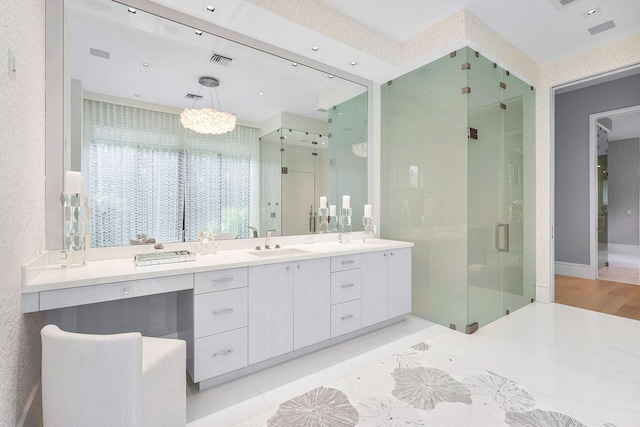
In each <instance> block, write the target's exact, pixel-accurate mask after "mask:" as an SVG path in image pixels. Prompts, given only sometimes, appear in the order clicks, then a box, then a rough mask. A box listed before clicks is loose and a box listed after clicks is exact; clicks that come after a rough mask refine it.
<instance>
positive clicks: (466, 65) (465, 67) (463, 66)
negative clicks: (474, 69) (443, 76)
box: [460, 62, 471, 70]
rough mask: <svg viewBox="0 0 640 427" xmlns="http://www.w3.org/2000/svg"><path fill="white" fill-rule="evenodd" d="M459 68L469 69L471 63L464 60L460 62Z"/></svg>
mask: <svg viewBox="0 0 640 427" xmlns="http://www.w3.org/2000/svg"><path fill="white" fill-rule="evenodd" d="M460 69H461V70H470V69H471V64H469V63H468V62H465V63H464V64H462V65H461V66H460Z"/></svg>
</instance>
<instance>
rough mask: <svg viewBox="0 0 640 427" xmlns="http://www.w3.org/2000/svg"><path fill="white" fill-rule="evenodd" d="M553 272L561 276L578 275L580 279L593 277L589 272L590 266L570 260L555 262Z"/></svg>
mask: <svg viewBox="0 0 640 427" xmlns="http://www.w3.org/2000/svg"><path fill="white" fill-rule="evenodd" d="M555 274H561V275H563V276H571V277H579V278H581V279H595V277H593V275H592V273H591V267H590V266H589V265H585V264H572V263H570V262H557V261H556V263H555Z"/></svg>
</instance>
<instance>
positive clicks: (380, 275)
mask: <svg viewBox="0 0 640 427" xmlns="http://www.w3.org/2000/svg"><path fill="white" fill-rule="evenodd" d="M361 257H362V291H361V294H362V297H361V299H362V326H363V327H365V326H369V325H373V324H374V323H378V322H382V321H385V320H387V319H388V318H389V314H388V308H387V307H388V301H389V295H388V289H389V288H388V285H387V277H388V265H389V262H388V261H389V252H388V251H379V252H370V253H366V254H362V255H361Z"/></svg>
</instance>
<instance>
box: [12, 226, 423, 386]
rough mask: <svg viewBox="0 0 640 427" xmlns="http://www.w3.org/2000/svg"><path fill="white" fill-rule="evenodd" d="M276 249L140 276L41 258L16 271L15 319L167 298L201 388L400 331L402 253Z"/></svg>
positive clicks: (97, 263)
mask: <svg viewBox="0 0 640 427" xmlns="http://www.w3.org/2000/svg"><path fill="white" fill-rule="evenodd" d="M333 239H335V236H334V237H333ZM282 246H283V247H282V248H278V249H270V250H265V249H262V250H260V251H256V250H255V249H253V248H252V249H248V248H239V249H228V250H219V251H218V253H216V254H214V255H206V256H205V255H198V256H197V259H196V260H195V261H189V262H181V263H175V264H164V265H153V266H142V267H137V266H136V265H135V263H134V260H133V257H127V258H111V259H102V260H94V261H90V262H89V263H88V265H86V266H82V267H72V268H61V267H60V266H59V265H49V264H48V263H47V262H46V260H45V259H44V258H45V255H46V254H45V255H43V257H41V258H43V259H40V260H34V262H32V263H31V264H30V265H28V266H25V268H24V270H25V271H24V274H23V312H33V311H48V310H53V311H54V312H56V313H63V314H64V312H65V310H72V309H74V308H75V307H79V306H83V305H86V304H98V305H99V303H109V302H110V303H111V304H114V302H115V301H121V300H122V303H126V301H127V300H130V299H132V298H138V297H143V296H150V295H157V294H164V293H173V294H175V295H176V297H175V298H174V299H173V300H172V301H175V305H176V306H175V307H173V309H174V311H175V313H176V316H175V317H176V319H175V323H176V331H177V332H176V334H175V336H177V337H178V338H181V339H184V340H185V341H186V342H187V365H188V366H187V367H188V371H189V373H190V375H191V377H192V379H193V381H194V382H195V383H198V384H199V386H200V388H206V387H211V386H214V385H217V384H220V383H223V382H226V381H229V380H232V379H234V378H237V377H240V376H242V375H246V374H247V373H250V372H255V371H257V370H260V369H263V368H265V367H268V366H271V365H274V364H276V363H280V362H283V361H285V360H289V359H292V358H295V357H298V356H300V355H303V354H306V353H309V352H312V351H315V350H317V349H319V348H322V347H326V346H329V345H332V344H335V343H337V342H340V341H344V340H347V339H351V338H353V337H355V336H358V335H361V334H364V333H367V332H369V331H372V330H374V329H377V328H380V327H384V326H387V325H390V324H392V323H395V322H398V321H401V320H402V318H403V317H402V316H403V314H406V313H409V312H410V311H411V247H412V246H413V244H412V243H406V242H397V241H388V240H379V239H375V240H371V241H367V242H366V243H363V242H362V240H361V239H360V240H355V239H354V240H353V241H352V242H351V243H347V244H344V243H339V242H336V241H335V240H333V241H324V242H322V241H320V242H318V243H311V244H283V245H282ZM126 250H129V251H130V250H131V249H130V248H123V251H126ZM139 250H140V249H138V251H139ZM115 304H117V303H115ZM172 321H173V320H172Z"/></svg>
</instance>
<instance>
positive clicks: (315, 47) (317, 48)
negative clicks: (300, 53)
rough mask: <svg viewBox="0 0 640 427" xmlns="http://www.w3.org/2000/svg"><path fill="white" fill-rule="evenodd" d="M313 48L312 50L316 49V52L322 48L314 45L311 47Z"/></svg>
mask: <svg viewBox="0 0 640 427" xmlns="http://www.w3.org/2000/svg"><path fill="white" fill-rule="evenodd" d="M311 50H312V51H314V52H317V51H319V50H320V48H319V47H318V46H313V47H312V48H311Z"/></svg>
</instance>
